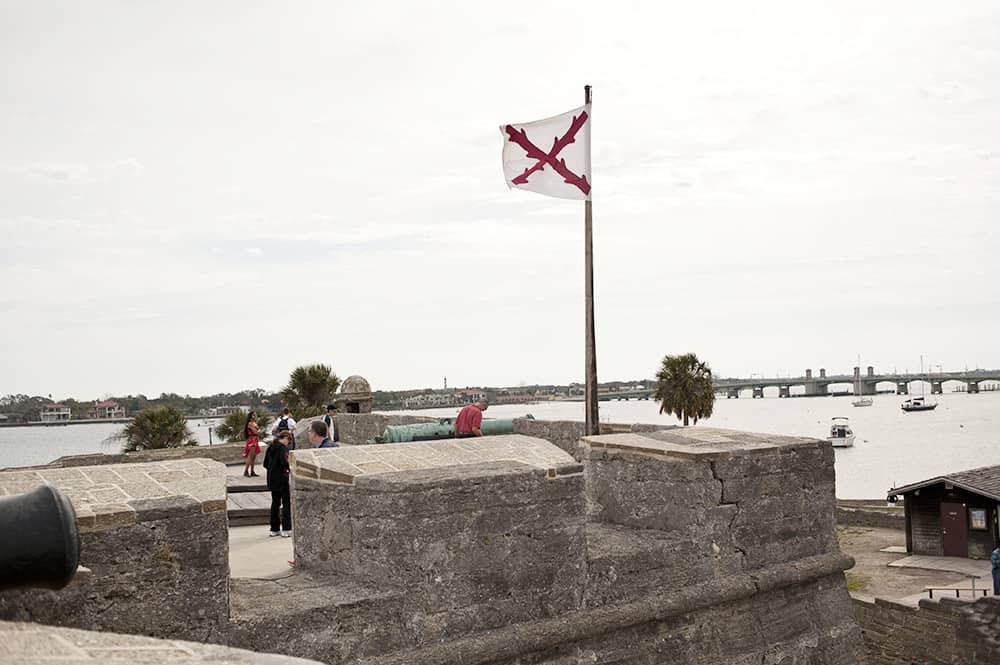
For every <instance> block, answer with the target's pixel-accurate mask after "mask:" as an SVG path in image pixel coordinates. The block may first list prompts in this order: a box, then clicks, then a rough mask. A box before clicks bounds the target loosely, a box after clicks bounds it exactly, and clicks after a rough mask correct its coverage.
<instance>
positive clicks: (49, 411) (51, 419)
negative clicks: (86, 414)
mask: <svg viewBox="0 0 1000 665" xmlns="http://www.w3.org/2000/svg"><path fill="white" fill-rule="evenodd" d="M38 417H39V419H40V420H41V421H42V422H43V423H56V422H59V421H61V420H69V419H70V418H72V417H73V410H72V409H70V408H69V407H68V406H66V405H65V404H46V405H45V406H43V407H42V410H41V411H40V412H39V414H38Z"/></svg>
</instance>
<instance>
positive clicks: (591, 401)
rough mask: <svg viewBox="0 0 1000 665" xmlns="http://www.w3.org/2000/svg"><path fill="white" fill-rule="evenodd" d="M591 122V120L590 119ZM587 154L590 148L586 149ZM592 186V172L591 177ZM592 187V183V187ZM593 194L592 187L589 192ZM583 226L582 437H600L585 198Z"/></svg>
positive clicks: (589, 214) (587, 98) (587, 97)
mask: <svg viewBox="0 0 1000 665" xmlns="http://www.w3.org/2000/svg"><path fill="white" fill-rule="evenodd" d="M590 90H591V88H590V86H589V85H585V86H583V99H584V103H585V104H590V103H591V94H590ZM591 122H593V120H591ZM591 135H593V125H591ZM587 149H588V151H589V150H590V146H588V147H587ZM590 179H591V183H593V179H594V176H593V173H591V174H590ZM591 187H593V184H592V185H591ZM591 193H593V188H592V189H591ZM583 205H584V208H583V220H584V221H583V226H584V241H583V253H584V264H585V267H584V282H585V287H586V288H585V295H584V309H585V310H586V315H585V319H586V328H587V330H586V344H585V346H586V359H585V361H584V362H585V367H586V369H585V373H584V375H585V377H586V378H585V387H584V398H585V400H586V409H587V415H586V424H585V426H584V433H585V434H600V427H601V426H600V421H599V420H598V419H597V349H596V345H595V342H594V339H595V338H594V239H593V226H594V220H593V206H592V202H591V200H590V199H589V198H588V199H587V200H586V201H584V202H583Z"/></svg>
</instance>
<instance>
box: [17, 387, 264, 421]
mask: <svg viewBox="0 0 1000 665" xmlns="http://www.w3.org/2000/svg"><path fill="white" fill-rule="evenodd" d="M106 399H109V400H113V401H115V402H118V403H119V404H120V405H121V406H122V407H123V408H124V409H125V411H126V412H127V413H128V415H130V416H132V415H135V414H137V413H139V412H140V411H145V410H147V409H152V408H156V407H163V406H168V407H170V408H172V409H174V410H176V411H179V412H180V413H182V414H184V415H187V416H196V415H198V414H200V413H201V412H202V411H204V410H206V409H211V408H215V407H220V406H249V407H250V408H251V409H259V410H271V411H277V410H280V408H281V393H279V392H269V391H266V390H264V389H263V388H253V389H248V390H241V391H239V392H236V393H216V394H214V395H207V396H204V397H192V396H191V395H178V394H177V393H161V394H160V396H159V397H153V398H150V397H146V396H145V395H123V396H112V397H108V398H106ZM97 401H101V400H90V401H85V400H77V399H74V398H72V397H68V398H66V399H62V400H58V402H57V401H56V400H53V399H52V398H51V396H49V397H43V396H40V395H35V396H31V395H23V394H19V395H14V394H11V395H5V396H3V397H0V414H2V415H5V416H7V420H8V422H22V423H25V422H37V421H38V420H39V419H40V412H41V410H42V408H43V407H45V406H47V405H51V404H56V403H58V404H65V405H66V406H68V407H70V409H72V410H73V417H74V418H77V417H84V416H83V414H85V413H86V412H87V410H89V409H90V408H91V407H92V406H94V403H95V402H97Z"/></svg>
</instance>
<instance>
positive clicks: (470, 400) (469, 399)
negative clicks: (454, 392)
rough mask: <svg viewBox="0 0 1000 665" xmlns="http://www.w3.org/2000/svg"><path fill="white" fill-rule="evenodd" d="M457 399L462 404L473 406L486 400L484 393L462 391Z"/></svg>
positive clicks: (480, 391) (479, 391) (476, 390)
mask: <svg viewBox="0 0 1000 665" xmlns="http://www.w3.org/2000/svg"><path fill="white" fill-rule="evenodd" d="M458 398H459V399H460V400H461V403H462V404H475V403H476V402H482V401H483V400H484V399H486V393H484V392H483V391H482V390H478V389H475V390H463V391H462V392H460V393H458Z"/></svg>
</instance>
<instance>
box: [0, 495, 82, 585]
mask: <svg viewBox="0 0 1000 665" xmlns="http://www.w3.org/2000/svg"><path fill="white" fill-rule="evenodd" d="M0 534H3V537H2V538H0V591H5V590H7V589H17V588H21V587H42V588H45V589H61V588H63V587H64V586H66V585H67V584H69V582H70V580H72V579H73V575H74V574H75V573H76V569H77V566H79V564H80V531H79V529H78V528H77V525H76V511H75V510H73V504H71V503H70V501H69V499H68V498H67V497H66V495H65V494H63V493H62V492H60V491H59V490H58V489H56V488H55V487H51V486H49V485H42V486H41V487H39V488H37V489H34V490H32V491H31V492H28V493H27V494H19V495H17V496H9V497H2V498H0Z"/></svg>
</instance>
